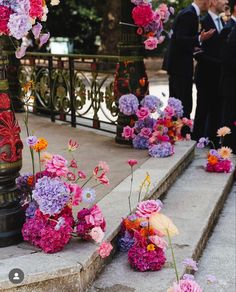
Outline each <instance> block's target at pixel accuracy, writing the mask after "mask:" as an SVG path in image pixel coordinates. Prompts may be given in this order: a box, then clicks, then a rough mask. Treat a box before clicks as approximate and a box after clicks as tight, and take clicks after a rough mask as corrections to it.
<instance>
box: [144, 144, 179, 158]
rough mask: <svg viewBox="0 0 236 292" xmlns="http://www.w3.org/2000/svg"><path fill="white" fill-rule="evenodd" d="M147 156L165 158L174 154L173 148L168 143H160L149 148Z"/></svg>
mask: <svg viewBox="0 0 236 292" xmlns="http://www.w3.org/2000/svg"><path fill="white" fill-rule="evenodd" d="M148 153H149V155H150V156H152V157H155V158H156V157H167V156H171V155H172V154H174V147H173V145H172V144H171V143H169V142H162V143H159V144H155V145H152V146H151V147H149V151H148Z"/></svg>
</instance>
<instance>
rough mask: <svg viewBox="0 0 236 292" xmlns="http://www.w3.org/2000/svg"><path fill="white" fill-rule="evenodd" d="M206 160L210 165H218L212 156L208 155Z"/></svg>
mask: <svg viewBox="0 0 236 292" xmlns="http://www.w3.org/2000/svg"><path fill="white" fill-rule="evenodd" d="M207 160H208V162H209V163H210V164H211V165H215V164H216V163H218V158H217V157H216V156H214V155H209V156H208V158H207Z"/></svg>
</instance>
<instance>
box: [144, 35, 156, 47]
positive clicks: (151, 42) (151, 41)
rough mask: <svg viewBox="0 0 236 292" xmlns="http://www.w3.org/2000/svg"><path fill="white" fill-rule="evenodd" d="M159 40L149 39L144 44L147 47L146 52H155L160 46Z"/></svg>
mask: <svg viewBox="0 0 236 292" xmlns="http://www.w3.org/2000/svg"><path fill="white" fill-rule="evenodd" d="M158 43H159V42H158V39H157V38H156V37H149V38H148V39H146V41H145V42H144V45H145V49H146V50H154V49H156V48H157V45H158Z"/></svg>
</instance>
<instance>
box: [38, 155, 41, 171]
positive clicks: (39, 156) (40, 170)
mask: <svg viewBox="0 0 236 292" xmlns="http://www.w3.org/2000/svg"><path fill="white" fill-rule="evenodd" d="M38 156H39V172H40V173H41V161H40V151H39V152H38Z"/></svg>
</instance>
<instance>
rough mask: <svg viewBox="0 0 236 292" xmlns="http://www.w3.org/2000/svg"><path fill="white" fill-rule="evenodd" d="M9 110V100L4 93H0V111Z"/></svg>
mask: <svg viewBox="0 0 236 292" xmlns="http://www.w3.org/2000/svg"><path fill="white" fill-rule="evenodd" d="M9 108H10V98H9V96H8V94H6V93H0V109H9Z"/></svg>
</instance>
